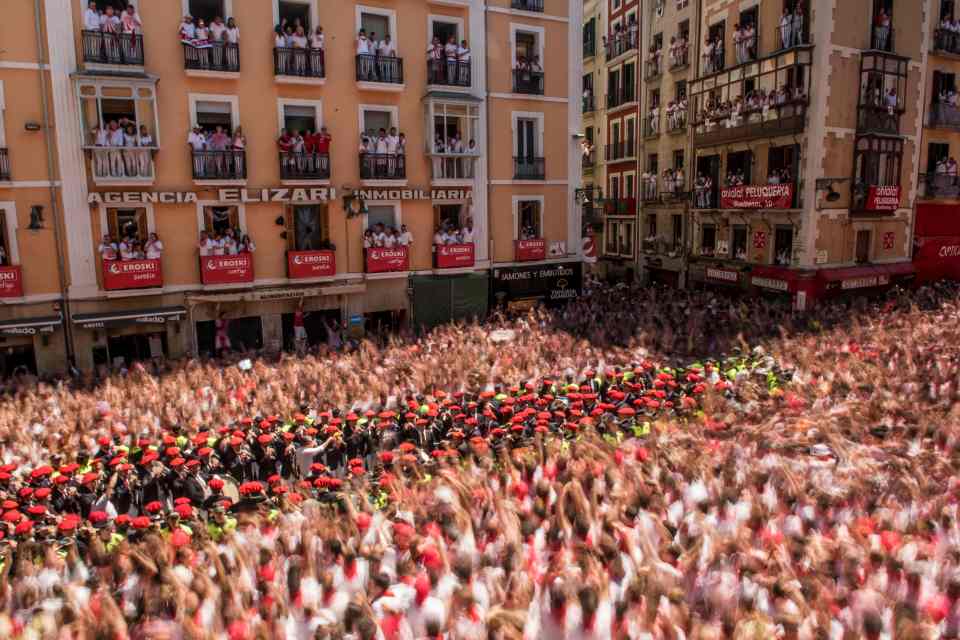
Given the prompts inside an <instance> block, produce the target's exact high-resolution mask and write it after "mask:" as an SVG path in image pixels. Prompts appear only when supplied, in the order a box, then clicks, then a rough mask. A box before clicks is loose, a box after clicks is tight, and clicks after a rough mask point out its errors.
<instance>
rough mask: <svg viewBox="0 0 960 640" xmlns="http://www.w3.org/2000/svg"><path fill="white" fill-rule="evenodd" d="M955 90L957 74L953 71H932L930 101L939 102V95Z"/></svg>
mask: <svg viewBox="0 0 960 640" xmlns="http://www.w3.org/2000/svg"><path fill="white" fill-rule="evenodd" d="M956 90H957V76H956V74H953V73H946V72H943V71H934V72H933V90H932V91H931V92H930V94H931V98H932V102H933V103H934V104H936V103H937V102H941V100H940V97H941V95H944V96H945V95H946V94H949V93H951V92H954V93H955V92H956Z"/></svg>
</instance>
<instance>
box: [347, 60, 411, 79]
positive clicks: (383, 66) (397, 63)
mask: <svg viewBox="0 0 960 640" xmlns="http://www.w3.org/2000/svg"><path fill="white" fill-rule="evenodd" d="M357 82H380V83H384V84H403V58H395V57H385V56H372V55H369V54H363V55H358V56H357Z"/></svg>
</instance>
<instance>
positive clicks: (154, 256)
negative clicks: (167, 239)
mask: <svg viewBox="0 0 960 640" xmlns="http://www.w3.org/2000/svg"><path fill="white" fill-rule="evenodd" d="M146 249H147V260H158V259H159V258H160V255H161V254H162V253H163V242H161V241H160V240H155V241H151V242H147V246H146Z"/></svg>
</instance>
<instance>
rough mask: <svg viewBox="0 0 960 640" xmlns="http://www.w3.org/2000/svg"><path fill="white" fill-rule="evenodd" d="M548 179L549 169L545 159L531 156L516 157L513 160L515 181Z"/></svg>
mask: <svg viewBox="0 0 960 640" xmlns="http://www.w3.org/2000/svg"><path fill="white" fill-rule="evenodd" d="M546 177H547V168H546V162H545V160H544V158H533V157H529V156H515V157H514V158H513V179H514V180H544V179H546Z"/></svg>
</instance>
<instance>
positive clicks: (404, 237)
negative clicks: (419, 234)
mask: <svg viewBox="0 0 960 640" xmlns="http://www.w3.org/2000/svg"><path fill="white" fill-rule="evenodd" d="M398 242H399V243H400V246H401V247H407V246H410V245H411V244H413V234H412V233H410V232H409V231H404V232H403V233H401V234H400V238H399V239H398Z"/></svg>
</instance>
